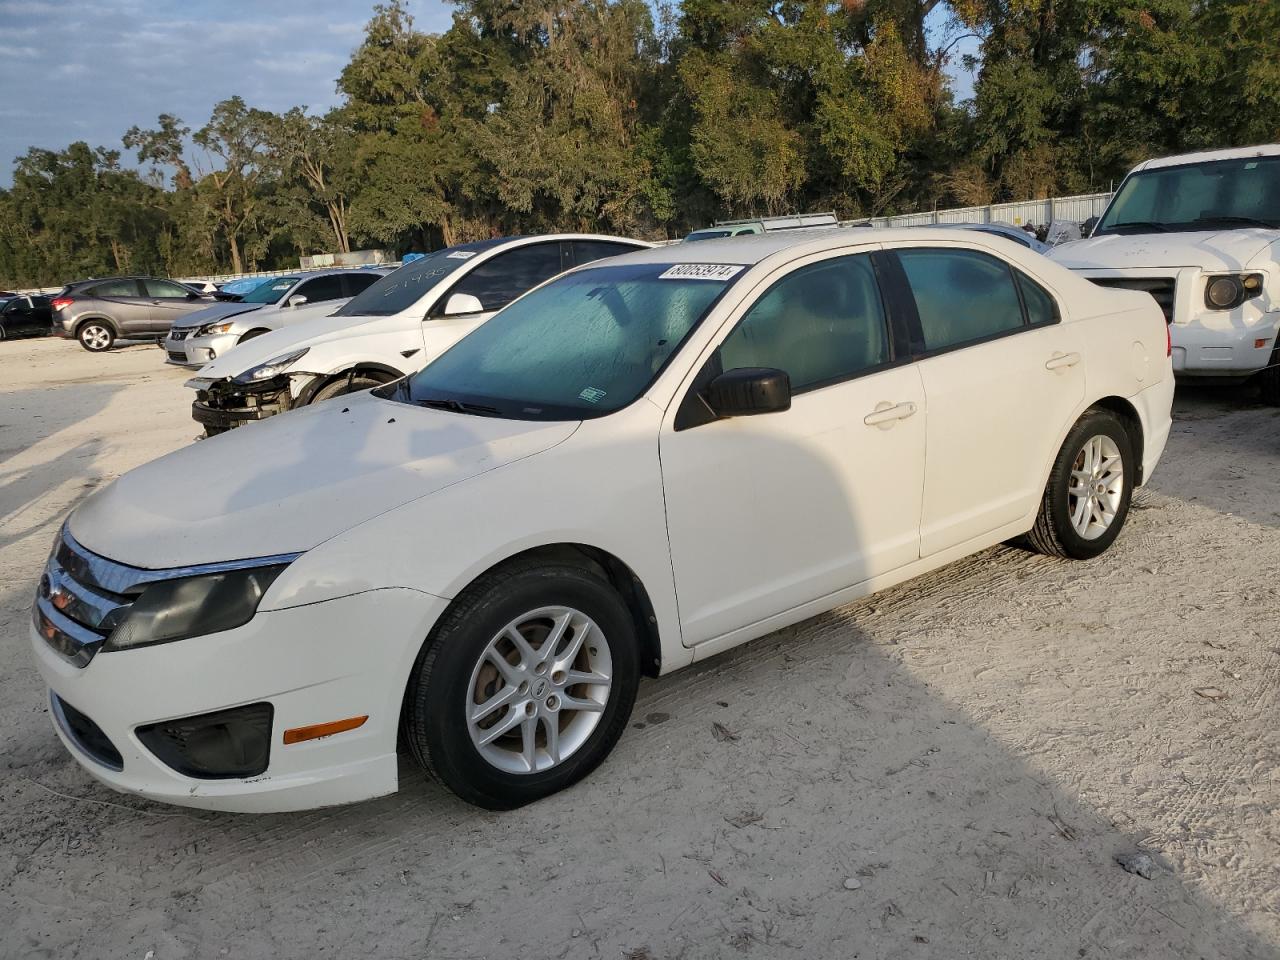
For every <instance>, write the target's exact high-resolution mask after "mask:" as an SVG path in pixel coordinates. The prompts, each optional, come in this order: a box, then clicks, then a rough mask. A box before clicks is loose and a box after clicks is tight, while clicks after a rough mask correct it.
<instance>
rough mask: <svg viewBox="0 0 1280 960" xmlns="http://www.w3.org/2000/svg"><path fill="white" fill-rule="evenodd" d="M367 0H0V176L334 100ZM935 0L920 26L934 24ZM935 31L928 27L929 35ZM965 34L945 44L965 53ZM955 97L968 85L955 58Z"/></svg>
mask: <svg viewBox="0 0 1280 960" xmlns="http://www.w3.org/2000/svg"><path fill="white" fill-rule="evenodd" d="M408 7H409V10H410V12H411V13H412V14H413V17H414V22H415V25H416V26H417V27H418V29H420V30H424V31H427V32H433V33H434V32H439V31H442V30H445V29H447V28H448V26H449V24H450V22H451V17H452V7H451V6H450V5H449V4H447V3H445V2H443V0H409V2H408ZM372 8H373V0H346V2H343V0H257V2H247V0H186V2H181V0H0V186H8V185H9V184H10V183H12V181H13V164H12V161H13V159H14V158H15V157H18V156H20V155H22V154H24V153H26V151H27V148H28V147H31V146H38V147H45V148H48V149H52V150H61V149H63V148H65V147H66V146H67V145H68V144H70V143H73V142H75V141H76V140H84V141H86V142H87V143H88V144H89V145H90V146H94V147H96V146H108V147H111V148H112V149H118V150H120V151H121V153H122V158H121V159H122V161H124V162H126V163H130V164H132V163H133V162H134V158H133V156H132V155H131V154H130V153H129V152H128V151H125V150H124V148H123V147H122V145H121V143H120V138H121V137H122V136H123V135H124V132H125V131H126V130H128V129H129V128H130V127H131V126H134V125H135V124H137V125H138V126H141V127H143V128H150V127H154V126H155V124H156V117H157V116H159V115H160V114H161V113H171V114H173V115H175V116H177V117H179V118H181V119H182V120H183V122H184V123H185V124H186V125H187V126H189V127H190V128H191V129H192V130H196V129H198V128H199V127H201V126H202V125H203V124H204V123H205V122H206V121H207V120H208V119H209V113H210V111H211V110H212V108H213V105H214V104H215V103H217V102H218V101H219V100H224V99H226V98H227V97H230V96H232V95H234V94H239V95H240V96H241V97H243V98H244V99H245V101H246V102H247V103H248V104H249V105H250V106H253V107H260V108H262V109H265V110H271V111H273V112H280V111H283V110H287V109H289V108H290V107H294V106H299V105H301V106H306V107H308V108H310V109H311V110H312V111H314V112H323V111H324V110H327V109H328V108H329V107H332V106H334V105H335V104H336V103H337V102H338V97H337V94H336V92H335V82H336V80H337V78H338V74H339V72H340V71H341V70H342V67H343V66H344V65H345V64H346V62H347V60H348V59H349V56H350V53H351V51H352V50H353V49H355V47H356V46H357V45H358V44H359V42H360V38H361V36H362V34H363V31H364V26H365V24H366V23H367V22H368V20H369V17H370V16H371V14H372ZM942 9H943V7H942V5H940V6H939V7H938V8H936V9H935V11H934V15H933V16H932V17H931V18H930V19H931V23H930V26H931V28H933V29H932V30H931V33H932V32H933V31H934V30H938V31H940V30H941V28H942V18H940V17H939V16H938V15H939V14H940V13H941V12H942ZM936 35H937V34H935V36H936ZM972 48H973V42H972V41H968V42H966V43H964V44H961V46H960V47H959V48H957V53H959V52H960V51H962V50H967V51H968V52H972ZM950 72H951V73H952V75H953V79H954V80H955V81H956V89H957V93H958V95H959V96H961V97H962V98H963V97H966V96H968V95H970V93H971V91H972V82H971V80H970V78H968V77H967V76H965V75H963V71H962V70H961V69H960V67H959V57H958V56H956V57H954V58H953V62H952V65H951V68H950Z"/></svg>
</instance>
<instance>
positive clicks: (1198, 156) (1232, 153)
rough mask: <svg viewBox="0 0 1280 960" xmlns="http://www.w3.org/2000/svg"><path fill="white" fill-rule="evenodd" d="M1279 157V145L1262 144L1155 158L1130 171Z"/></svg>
mask: <svg viewBox="0 0 1280 960" xmlns="http://www.w3.org/2000/svg"><path fill="white" fill-rule="evenodd" d="M1276 156H1280V143H1264V144H1259V145H1258V146H1254V147H1232V148H1231V149H1229V150H1201V151H1199V152H1197V153H1180V154H1178V155H1176V156H1173V157H1157V158H1155V159H1154V160H1145V161H1143V162H1142V163H1140V164H1138V165H1137V166H1136V167H1134V168H1133V170H1131V171H1130V172H1131V173H1137V172H1138V171H1139V170H1155V169H1158V168H1159V167H1179V166H1183V165H1185V164H1189V163H1208V162H1210V161H1213V160H1244V159H1247V158H1249V157H1276Z"/></svg>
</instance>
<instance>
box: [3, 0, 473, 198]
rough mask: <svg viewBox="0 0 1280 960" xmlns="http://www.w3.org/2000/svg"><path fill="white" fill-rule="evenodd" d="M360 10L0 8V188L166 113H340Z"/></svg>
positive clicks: (120, 0)
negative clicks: (19, 173) (19, 162)
mask: <svg viewBox="0 0 1280 960" xmlns="http://www.w3.org/2000/svg"><path fill="white" fill-rule="evenodd" d="M366 2H367V3H368V6H353V5H352V4H351V3H350V2H348V0H272V2H270V3H262V2H261V0H186V2H183V0H99V2H97V3H93V4H88V3H83V2H79V0H43V2H42V0H0V90H3V91H4V97H3V100H2V101H0V102H2V105H3V106H2V109H0V116H4V117H5V118H6V122H5V123H4V124H3V125H0V186H5V185H8V184H9V183H10V182H11V180H12V176H13V170H12V165H11V161H12V160H13V159H14V158H15V157H18V156H20V155H22V154H24V153H26V151H27V149H28V148H29V147H32V146H37V147H43V148H46V149H53V150H59V149H62V148H64V147H66V146H67V145H68V144H69V143H70V142H72V141H74V140H86V141H88V143H89V144H90V145H91V146H99V145H102V146H107V147H110V148H112V149H122V148H121V145H120V138H121V136H122V135H123V134H124V132H125V131H126V130H128V129H129V128H130V127H131V126H134V125H135V124H136V125H139V126H142V127H148V126H153V125H154V124H155V122H156V117H157V116H159V115H160V114H161V113H170V114H174V115H175V116H177V117H180V118H181V119H182V121H183V122H184V123H185V124H186V125H187V126H189V127H191V128H192V129H193V130H194V129H197V128H199V127H200V126H201V125H203V124H204V123H205V122H206V120H207V119H208V117H209V113H210V111H211V110H212V108H213V105H214V104H215V103H217V102H218V101H220V100H224V99H226V98H227V97H230V96H233V95H237V94H238V95H239V96H241V97H243V98H244V100H245V101H246V102H247V103H248V104H249V105H250V106H254V107H260V108H263V109H266V110H273V111H276V112H280V111H284V110H287V109H289V108H290V107H293V106H299V105H306V106H308V107H309V108H310V109H311V110H313V111H323V110H327V109H329V108H330V107H332V106H335V105H336V104H337V103H338V101H339V98H338V94H337V91H336V86H335V85H336V81H337V78H338V74H339V73H340V72H341V70H342V67H343V66H344V65H345V63H346V62H347V59H348V58H349V56H350V54H351V51H352V50H353V49H354V48H355V46H356V45H357V44H358V43H359V42H360V39H361V36H362V35H363V32H364V26H365V23H367V22H368V19H369V17H371V16H372V15H373V0H366ZM409 8H410V10H411V12H412V13H413V16H414V21H415V25H416V26H417V27H418V29H420V30H427V31H439V30H445V29H448V27H449V25H450V23H451V22H452V11H451V7H450V6H449V5H448V4H447V3H446V2H445V0H410V3H409ZM357 16H358V17H360V19H354V17H357ZM33 63H34V64H44V65H45V66H43V67H42V68H40V69H33ZM122 160H124V161H126V162H128V161H132V160H133V157H132V155H131V154H130V153H129V152H128V151H125V155H124V157H122Z"/></svg>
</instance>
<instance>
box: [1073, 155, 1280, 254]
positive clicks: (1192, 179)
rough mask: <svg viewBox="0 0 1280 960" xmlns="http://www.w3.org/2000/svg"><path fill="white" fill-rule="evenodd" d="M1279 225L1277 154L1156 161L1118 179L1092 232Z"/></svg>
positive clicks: (1279, 164)
mask: <svg viewBox="0 0 1280 960" xmlns="http://www.w3.org/2000/svg"><path fill="white" fill-rule="evenodd" d="M1241 227H1271V228H1280V156H1273V157H1241V158H1239V159H1234V160H1210V161H1206V162H1204V163H1188V164H1179V165H1178V166H1176V167H1157V168H1156V169H1154V170H1143V171H1141V172H1139V173H1135V174H1133V175H1132V176H1130V177H1129V178H1128V179H1126V180H1125V182H1124V183H1123V184H1121V185H1120V190H1119V192H1118V193H1116V196H1115V199H1114V200H1112V201H1111V205H1110V206H1109V207H1107V212H1106V213H1105V214H1103V217H1102V220H1101V221H1099V223H1098V226H1097V229H1095V230H1094V232H1093V234H1094V236H1099V235H1101V234H1106V233H1168V232H1172V231H1184V230H1230V229H1238V228H1241Z"/></svg>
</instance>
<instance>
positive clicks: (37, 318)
mask: <svg viewBox="0 0 1280 960" xmlns="http://www.w3.org/2000/svg"><path fill="white" fill-rule="evenodd" d="M52 325H53V311H52V309H51V308H50V306H49V298H48V297H38V296H37V297H24V296H14V297H12V298H10V299H6V300H0V340H8V339H10V338H12V337H46V336H48V335H49V328H50V327H51V326H52Z"/></svg>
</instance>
